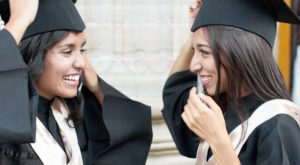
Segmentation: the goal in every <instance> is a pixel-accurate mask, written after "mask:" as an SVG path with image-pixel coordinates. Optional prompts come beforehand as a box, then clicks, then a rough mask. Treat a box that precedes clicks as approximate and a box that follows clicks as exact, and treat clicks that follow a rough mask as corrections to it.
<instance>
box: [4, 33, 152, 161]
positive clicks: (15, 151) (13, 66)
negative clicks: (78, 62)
mask: <svg viewBox="0 0 300 165" xmlns="http://www.w3.org/2000/svg"><path fill="white" fill-rule="evenodd" d="M98 79H99V83H100V86H101V88H102V90H103V92H104V101H103V104H102V105H100V104H99V102H98V100H97V99H96V97H95V96H94V95H93V94H92V93H91V92H90V91H89V90H88V89H87V88H85V87H83V89H82V94H83V98H84V122H83V123H82V124H81V125H80V127H78V128H76V134H77V138H78V143H79V146H80V150H81V154H82V157H83V161H84V164H99V165H100V164H145V161H146V158H147V156H148V152H149V150H150V145H151V141H152V123H151V111H150V107H149V106H146V105H144V104H141V103H139V102H136V101H133V100H131V99H129V98H128V97H126V96H125V95H123V94H122V93H120V92H119V91H117V90H116V89H114V88H113V87H111V86H110V85H108V84H107V83H105V82H104V81H103V80H102V79H101V78H98ZM0 91H1V93H0V100H1V103H0V113H1V115H0V164H5V165H15V164H22V165H27V164H28V165H29V164H30V165H40V164H42V162H41V160H40V159H39V157H38V156H37V154H36V153H35V152H34V150H33V149H32V147H31V146H30V144H29V143H32V142H34V141H35V131H36V128H35V127H36V116H38V117H39V119H40V120H41V121H42V123H43V124H44V125H46V128H47V129H48V130H49V131H50V132H51V134H52V136H53V137H54V139H55V140H57V141H58V143H59V144H60V146H61V147H62V148H64V147H63V145H62V143H61V137H60V136H59V134H58V131H57V129H56V130H55V127H57V125H55V121H54V122H53V121H50V120H52V119H53V117H51V115H52V114H51V113H49V112H51V111H49V108H50V106H51V101H50V103H49V102H48V103H47V101H45V100H44V99H43V98H41V97H40V96H39V95H38V94H37V92H36V91H35V89H34V88H33V86H32V82H31V80H30V76H29V73H28V70H27V66H26V64H25V63H24V61H23V59H22V56H21V55H20V52H19V49H18V47H17V45H16V43H15V40H14V39H13V37H12V36H11V34H10V33H9V32H8V31H6V30H5V29H4V30H2V31H0ZM65 101H66V103H67V105H68V107H69V109H70V111H71V110H72V109H71V107H70V106H69V105H71V104H70V103H71V102H72V99H65ZM40 109H41V110H40ZM42 109H43V110H42ZM47 109H48V111H47ZM43 112H44V113H43ZM47 123H48V124H49V125H47ZM50 123H52V124H50ZM53 123H54V125H53ZM51 127H52V128H51Z"/></svg>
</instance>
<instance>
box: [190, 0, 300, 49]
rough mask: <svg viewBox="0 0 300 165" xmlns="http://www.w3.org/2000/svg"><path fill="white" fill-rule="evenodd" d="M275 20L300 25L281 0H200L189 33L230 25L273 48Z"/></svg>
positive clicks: (298, 20) (299, 20) (297, 18)
mask: <svg viewBox="0 0 300 165" xmlns="http://www.w3.org/2000/svg"><path fill="white" fill-rule="evenodd" d="M277 21H279V22H285V23H294V24H299V23H300V19H299V17H297V16H296V15H295V14H294V13H293V11H292V10H291V9H290V8H289V7H288V5H287V4H286V3H285V2H284V0H203V2H202V5H201V8H200V10H199V12H198V14H197V16H196V19H195V22H194V24H193V26H192V29H191V30H192V31H193V32H194V31H196V30H197V29H198V28H200V27H204V26H209V25H227V26H233V27H237V28H240V29H243V30H246V31H249V32H252V33H255V34H257V35H259V36H261V37H262V38H264V39H265V40H266V41H267V42H268V43H269V45H270V46H271V47H273V45H274V41H275V37H276V22H277Z"/></svg>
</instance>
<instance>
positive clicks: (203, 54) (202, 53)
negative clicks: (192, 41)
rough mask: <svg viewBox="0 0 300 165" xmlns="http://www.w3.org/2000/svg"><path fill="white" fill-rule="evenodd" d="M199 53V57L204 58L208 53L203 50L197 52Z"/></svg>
mask: <svg viewBox="0 0 300 165" xmlns="http://www.w3.org/2000/svg"><path fill="white" fill-rule="evenodd" d="M199 51H200V53H201V55H202V56H204V57H206V56H208V55H209V52H207V51H205V50H199Z"/></svg>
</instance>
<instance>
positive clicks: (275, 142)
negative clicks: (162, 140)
mask: <svg viewBox="0 0 300 165" xmlns="http://www.w3.org/2000/svg"><path fill="white" fill-rule="evenodd" d="M196 81H197V76H196V74H195V73H192V72H190V71H182V72H178V73H175V74H173V75H172V76H171V77H169V78H168V80H167V81H166V83H165V86H164V90H163V101H164V108H163V110H162V113H163V117H164V120H165V121H166V123H167V125H168V128H169V131H170V132H171V135H172V137H173V139H174V141H175V144H176V146H177V148H178V150H179V152H180V153H181V154H182V155H184V156H187V157H193V158H194V157H196V152H197V147H198V145H199V141H200V138H199V137H197V136H196V135H195V134H194V133H193V132H192V131H190V130H189V129H188V127H187V126H186V125H185V123H184V121H183V120H182V119H181V115H180V114H181V113H182V112H183V107H184V105H185V104H186V103H187V99H188V94H189V90H190V89H191V88H192V87H193V86H196ZM241 102H242V103H243V104H244V105H245V107H246V111H247V113H248V114H249V116H250V115H251V114H252V113H253V112H254V111H255V110H256V108H258V107H259V106H260V105H261V104H263V103H264V102H263V101H261V100H259V99H257V98H256V97H255V96H254V95H252V94H250V95H248V96H245V97H243V98H242V99H241V100H239V103H241ZM224 118H225V122H226V128H227V131H228V133H230V132H231V131H232V130H233V129H234V128H235V127H237V126H238V125H239V124H241V122H240V120H239V118H238V116H237V114H236V113H235V112H234V109H233V106H232V105H231V104H229V105H228V108H227V110H226V113H225V115H224ZM246 119H247V118H246ZM246 119H245V120H246ZM211 155H212V151H211V150H210V149H209V152H208V155H207V160H208V159H209V158H210V157H211ZM238 157H239V159H240V161H241V163H242V164H243V165H244V164H249V165H254V164H265V165H270V164H272V165H289V164H291V165H299V164H300V129H299V126H298V124H297V122H296V121H295V120H294V119H293V118H292V117H290V116H288V115H285V114H279V115H276V116H274V117H273V118H271V119H269V120H267V121H266V122H264V123H262V124H261V125H259V126H258V127H257V128H256V129H255V130H254V131H253V132H252V133H251V135H250V136H249V138H248V140H247V141H246V143H245V144H244V146H243V147H242V150H241V152H240V154H239V155H238Z"/></svg>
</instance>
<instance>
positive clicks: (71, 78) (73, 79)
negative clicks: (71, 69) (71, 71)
mask: <svg viewBox="0 0 300 165" xmlns="http://www.w3.org/2000/svg"><path fill="white" fill-rule="evenodd" d="M64 79H65V80H68V81H78V80H79V75H78V76H65V77H64Z"/></svg>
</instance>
